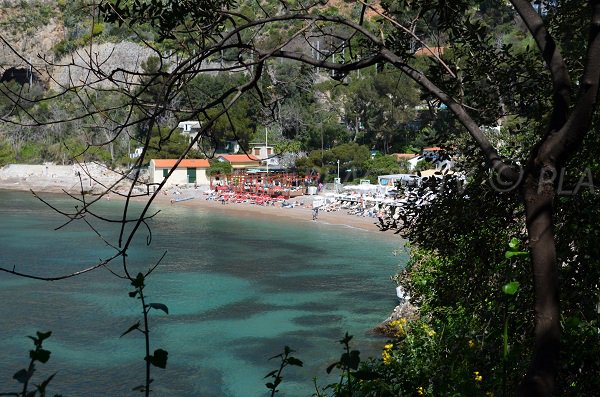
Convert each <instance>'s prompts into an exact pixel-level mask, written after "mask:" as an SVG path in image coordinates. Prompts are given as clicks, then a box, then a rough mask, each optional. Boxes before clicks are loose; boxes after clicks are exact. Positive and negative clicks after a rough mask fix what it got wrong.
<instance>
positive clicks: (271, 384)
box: [265, 382, 275, 390]
mask: <svg viewBox="0 0 600 397" xmlns="http://www.w3.org/2000/svg"><path fill="white" fill-rule="evenodd" d="M265 386H267V389H270V390H273V389H274V388H275V385H274V384H273V383H271V382H269V383H265Z"/></svg>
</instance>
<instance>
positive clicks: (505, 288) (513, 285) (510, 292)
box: [502, 281, 521, 295]
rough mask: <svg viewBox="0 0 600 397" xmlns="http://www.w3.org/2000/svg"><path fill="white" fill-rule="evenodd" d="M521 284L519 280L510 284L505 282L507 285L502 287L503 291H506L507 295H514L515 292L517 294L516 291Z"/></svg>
mask: <svg viewBox="0 0 600 397" xmlns="http://www.w3.org/2000/svg"><path fill="white" fill-rule="evenodd" d="M520 285H521V284H519V282H518V281H511V282H510V283H508V284H505V285H504V286H503V287H502V292H504V293H505V294H507V295H514V294H516V293H517V291H518V290H519V286H520Z"/></svg>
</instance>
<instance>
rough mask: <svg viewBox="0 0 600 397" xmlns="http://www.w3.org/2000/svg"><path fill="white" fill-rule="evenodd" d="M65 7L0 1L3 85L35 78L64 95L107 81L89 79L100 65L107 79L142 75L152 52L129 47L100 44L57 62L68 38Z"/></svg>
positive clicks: (33, 0) (35, 0)
mask: <svg viewBox="0 0 600 397" xmlns="http://www.w3.org/2000/svg"><path fill="white" fill-rule="evenodd" d="M66 1H69V0H66ZM59 3H60V1H59V2H57V1H51V0H0V79H3V80H7V79H10V78H15V79H17V80H19V81H20V82H22V83H23V82H27V81H28V80H29V78H30V77H31V78H32V79H33V80H37V81H42V82H43V83H45V84H46V85H47V86H49V87H50V88H53V89H55V90H60V88H61V87H66V86H72V85H81V84H94V83H95V82H97V81H99V80H101V77H100V76H97V75H94V74H91V73H89V69H93V68H98V65H102V70H103V72H104V73H107V74H109V73H110V72H111V71H112V70H115V69H117V68H121V69H125V70H130V71H133V72H135V71H137V72H139V71H140V64H141V63H142V62H143V61H144V60H145V59H146V58H148V56H150V55H151V54H152V51H151V50H149V49H148V48H144V47H142V46H140V45H137V44H135V43H128V42H123V43H118V44H112V43H102V44H94V45H92V46H91V47H90V46H86V47H83V48H79V49H77V50H75V51H74V52H73V53H70V54H68V55H64V56H61V57H60V58H59V59H57V58H55V55H54V54H55V51H54V50H55V47H56V45H57V44H59V43H60V42H61V41H62V40H63V39H64V38H65V34H66V29H65V24H64V19H63V13H62V10H61V7H60V6H59ZM63 3H64V1H63ZM30 70H31V71H32V72H33V76H30V74H29V71H30ZM116 79H117V80H121V81H125V80H126V76H123V75H122V74H121V75H120V76H116ZM96 84H97V83H96ZM100 85H106V84H104V83H100Z"/></svg>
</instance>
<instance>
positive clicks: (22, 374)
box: [13, 369, 33, 384]
mask: <svg viewBox="0 0 600 397" xmlns="http://www.w3.org/2000/svg"><path fill="white" fill-rule="evenodd" d="M32 375H33V371H31V372H28V371H27V370H26V369H21V370H19V371H17V372H16V373H15V374H14V375H13V379H15V380H16V381H17V382H19V383H23V384H25V383H27V382H28V381H29V379H30V378H31V376H32Z"/></svg>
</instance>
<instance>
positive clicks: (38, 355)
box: [29, 349, 50, 364]
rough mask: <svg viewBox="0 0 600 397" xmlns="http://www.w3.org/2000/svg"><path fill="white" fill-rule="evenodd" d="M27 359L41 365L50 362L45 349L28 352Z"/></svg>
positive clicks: (48, 354)
mask: <svg viewBox="0 0 600 397" xmlns="http://www.w3.org/2000/svg"><path fill="white" fill-rule="evenodd" d="M29 357H30V358H31V359H32V360H35V361H39V362H41V363H42V364H44V363H46V362H48V360H50V352H49V351H48V350H45V349H36V350H31V351H30V352H29Z"/></svg>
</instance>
